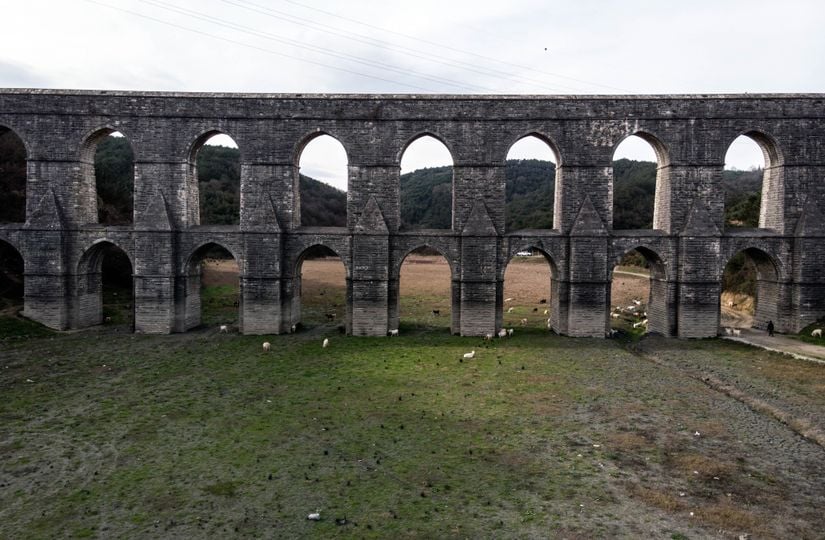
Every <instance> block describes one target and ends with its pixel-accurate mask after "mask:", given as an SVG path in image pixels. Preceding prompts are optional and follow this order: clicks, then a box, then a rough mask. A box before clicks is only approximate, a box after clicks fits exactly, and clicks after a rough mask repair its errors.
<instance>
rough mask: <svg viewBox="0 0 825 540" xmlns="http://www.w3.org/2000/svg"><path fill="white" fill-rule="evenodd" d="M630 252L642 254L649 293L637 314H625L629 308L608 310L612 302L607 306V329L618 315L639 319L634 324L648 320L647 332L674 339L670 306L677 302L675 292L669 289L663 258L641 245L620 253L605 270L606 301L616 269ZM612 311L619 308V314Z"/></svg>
mask: <svg viewBox="0 0 825 540" xmlns="http://www.w3.org/2000/svg"><path fill="white" fill-rule="evenodd" d="M632 251H636V252H637V253H639V254H641V255H642V257H644V259H645V261H646V262H647V266H648V269H649V272H650V277H649V278H648V279H649V290H648V294H647V299H645V300H643V303H642V305H641V306H640V309H638V310H636V313H629V312H628V311H629V310H627V308H628V307H629V306H625V305H616V306H611V304H613V302H612V301H611V302H609V303H608V305H607V306H606V311H607V326H608V328H609V327H610V326H611V322H612V321H613V320H614V319H616V318H617V317H614V315H618V318H624V317H625V316H632V317H636V319H638V320H635V321H634V323H639V322H640V321H643V320H647V323H646V330H647V332H652V333H657V334H662V335H664V336H672V335H675V333H676V328H675V324H676V322H675V317H674V315H675V314H674V313H673V309H672V306H673V305H675V300H676V299H675V290H672V289H673V288H672V287H671V285H670V280H669V279H668V266H667V260H666V258H665V257H662V256H661V255H660V254H659V252H658V251H657V250H656V249H654V248H652V247H650V246H646V245H644V244H637V245H635V246H634V247H631V248H630V249H625V250H624V251H623V252H622V253H619V254H617V255H616V256H615V257H614V259H613V260H612V261H611V262H610V264H609V268H608V278H609V280H608V287H609V290H608V299H611V300H612V289H613V277H614V273H615V270H616V267H617V266H618V265H619V263H620V261H621V260H622V259H623V258H624V257H625V256H626V255H627V254H628V253H630V252H632ZM640 300H641V299H640ZM634 305H635V304H634ZM614 307H617V308H621V311H617V310H615V309H613V308H614ZM639 312H641V316H639Z"/></svg>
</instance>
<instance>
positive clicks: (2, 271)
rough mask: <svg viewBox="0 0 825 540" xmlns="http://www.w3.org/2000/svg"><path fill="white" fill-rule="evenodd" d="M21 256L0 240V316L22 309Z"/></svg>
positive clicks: (12, 247)
mask: <svg viewBox="0 0 825 540" xmlns="http://www.w3.org/2000/svg"><path fill="white" fill-rule="evenodd" d="M23 293H24V289H23V256H22V255H20V252H19V251H17V249H15V248H14V246H12V245H11V244H9V243H8V242H4V241H3V240H0V316H8V315H14V314H16V313H17V312H18V311H20V310H21V309H23Z"/></svg>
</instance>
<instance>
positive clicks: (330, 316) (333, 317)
mask: <svg viewBox="0 0 825 540" xmlns="http://www.w3.org/2000/svg"><path fill="white" fill-rule="evenodd" d="M326 317H327V320H328V321H334V320H335V313H327V314H326Z"/></svg>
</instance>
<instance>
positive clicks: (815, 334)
mask: <svg viewBox="0 0 825 540" xmlns="http://www.w3.org/2000/svg"><path fill="white" fill-rule="evenodd" d="M811 337H822V328H817V329H815V330H814V331H813V332H811Z"/></svg>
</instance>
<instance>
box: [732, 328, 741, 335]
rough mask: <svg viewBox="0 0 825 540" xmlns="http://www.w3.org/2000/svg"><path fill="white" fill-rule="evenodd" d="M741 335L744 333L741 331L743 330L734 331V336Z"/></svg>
mask: <svg viewBox="0 0 825 540" xmlns="http://www.w3.org/2000/svg"><path fill="white" fill-rule="evenodd" d="M741 333H742V331H741V330H739V329H738V328H734V329H733V335H734V336H738V335H740V334H741Z"/></svg>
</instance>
